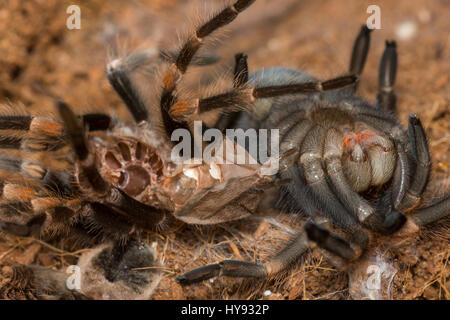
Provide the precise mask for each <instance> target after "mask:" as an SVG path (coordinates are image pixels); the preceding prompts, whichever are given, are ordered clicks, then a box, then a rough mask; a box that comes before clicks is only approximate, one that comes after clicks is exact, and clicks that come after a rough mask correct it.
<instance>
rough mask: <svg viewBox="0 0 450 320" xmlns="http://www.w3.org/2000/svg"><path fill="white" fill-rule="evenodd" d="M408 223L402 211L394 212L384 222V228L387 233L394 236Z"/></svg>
mask: <svg viewBox="0 0 450 320" xmlns="http://www.w3.org/2000/svg"><path fill="white" fill-rule="evenodd" d="M405 222H406V216H405V215H404V214H403V213H402V212H400V211H394V212H392V213H391V214H389V215H388V216H386V218H385V219H384V222H383V228H384V229H385V230H386V231H385V233H387V234H392V233H394V232H396V231H398V230H399V229H400V228H401V227H402V226H403V225H404V224H405Z"/></svg>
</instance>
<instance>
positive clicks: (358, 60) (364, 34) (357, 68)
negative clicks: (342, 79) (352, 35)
mask: <svg viewBox="0 0 450 320" xmlns="http://www.w3.org/2000/svg"><path fill="white" fill-rule="evenodd" d="M370 32H372V30H371V29H369V28H367V26H366V25H363V26H362V27H361V31H360V32H359V34H358V36H357V37H356V39H355V43H354V44H353V50H352V57H351V60H350V68H349V73H350V74H356V75H358V76H359V75H360V74H361V73H362V71H363V69H364V65H365V64H366V59H367V54H368V52H369V47H370Z"/></svg>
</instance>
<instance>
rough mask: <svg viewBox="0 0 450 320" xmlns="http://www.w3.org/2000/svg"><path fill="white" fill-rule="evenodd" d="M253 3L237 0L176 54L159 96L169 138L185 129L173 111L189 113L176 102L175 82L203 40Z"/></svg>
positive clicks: (184, 106)
mask: <svg viewBox="0 0 450 320" xmlns="http://www.w3.org/2000/svg"><path fill="white" fill-rule="evenodd" d="M254 1H255V0H237V1H235V2H234V4H232V5H230V6H228V7H226V8H224V9H223V10H222V11H220V12H219V13H217V14H216V15H215V16H213V17H212V18H211V19H210V20H209V21H207V22H206V23H204V24H203V25H201V26H200V27H199V28H198V29H197V30H196V31H195V33H194V34H193V35H192V36H191V37H189V38H188V40H187V41H186V42H185V43H184V45H183V47H182V48H181V50H180V52H179V53H178V56H177V58H176V60H175V63H174V64H172V65H171V66H170V68H169V70H168V71H167V73H166V74H165V75H164V76H163V91H162V94H161V100H160V107H161V113H162V118H163V124H164V127H165V129H166V132H167V135H168V136H169V137H170V136H171V133H172V132H173V130H175V129H177V128H187V124H186V121H185V120H186V119H181V118H180V117H178V116H177V112H173V111H174V110H175V109H179V111H178V113H183V114H185V113H186V112H190V111H189V110H187V109H186V108H188V107H189V105H188V104H187V103H186V102H184V101H180V102H177V98H176V95H175V93H174V92H175V89H176V86H177V82H178V81H180V79H181V78H182V76H183V75H184V74H185V73H186V71H187V69H188V67H189V65H190V64H191V62H192V59H193V57H194V55H195V54H196V53H197V51H198V50H199V49H200V47H201V46H202V44H203V43H204V38H205V37H207V36H209V35H210V34H211V33H212V32H214V31H215V30H217V29H219V28H220V27H223V26H225V25H227V24H228V23H230V22H231V21H233V20H234V19H236V17H237V16H238V15H239V14H240V13H241V12H242V11H244V10H245V9H246V8H247V7H249V6H250V5H251V4H252V3H253V2H254ZM174 105H175V106H176V107H175V109H174V110H172V106H174Z"/></svg>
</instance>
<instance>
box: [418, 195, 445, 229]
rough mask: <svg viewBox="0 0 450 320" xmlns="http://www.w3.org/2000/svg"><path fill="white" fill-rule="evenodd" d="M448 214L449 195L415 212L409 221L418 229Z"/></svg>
mask: <svg viewBox="0 0 450 320" xmlns="http://www.w3.org/2000/svg"><path fill="white" fill-rule="evenodd" d="M449 214H450V195H448V196H446V197H443V198H441V199H439V200H437V201H435V202H434V203H433V204H432V205H430V206H428V207H424V208H420V209H419V210H415V211H414V212H413V213H412V214H411V215H410V217H411V219H412V220H413V221H414V223H415V224H416V225H418V226H419V227H423V226H425V225H427V224H430V223H433V222H435V221H438V220H439V219H442V218H444V217H447V216H448V215H449Z"/></svg>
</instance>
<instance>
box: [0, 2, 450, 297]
mask: <svg viewBox="0 0 450 320" xmlns="http://www.w3.org/2000/svg"><path fill="white" fill-rule="evenodd" d="M253 2H254V0H237V1H235V2H234V3H233V4H232V5H230V6H227V7H225V8H224V9H223V10H222V11H220V12H218V13H217V14H216V15H214V16H213V17H212V18H211V19H210V20H209V21H206V22H205V23H204V24H202V25H200V26H199V27H198V28H197V29H196V30H195V32H194V33H193V34H192V35H191V36H189V37H188V38H187V40H186V41H185V42H184V44H183V45H182V47H181V49H180V50H179V52H177V53H175V54H174V53H171V52H161V55H160V57H159V59H160V62H161V64H162V65H163V66H165V68H164V69H163V70H164V72H163V74H162V77H161V94H160V98H159V106H158V107H157V109H158V111H159V113H160V115H161V121H160V122H158V119H154V118H152V117H151V116H150V112H149V109H148V108H149V106H147V105H146V104H145V102H144V99H143V98H142V97H141V95H140V93H139V90H138V89H137V87H136V85H135V84H134V83H133V77H132V74H133V72H134V71H135V70H137V69H139V67H140V66H141V65H144V64H145V63H146V61H147V60H148V57H147V56H146V54H145V52H144V53H142V52H140V53H134V54H132V55H130V56H128V57H125V58H118V59H115V60H113V61H112V62H110V63H109V64H108V65H107V67H106V75H107V78H108V80H109V82H110V83H111V85H112V87H113V88H114V90H115V91H116V92H117V94H118V95H119V96H120V98H121V99H122V101H123V102H124V104H125V106H126V107H127V109H128V110H129V112H130V114H131V115H132V117H133V119H134V123H133V124H132V125H126V124H124V123H122V122H121V121H120V120H118V119H115V118H112V117H110V116H108V115H106V114H86V115H81V116H79V115H76V113H75V112H74V111H73V109H72V107H70V106H69V105H68V104H66V103H64V102H58V103H57V108H56V109H57V111H58V114H59V117H60V120H62V121H60V120H57V119H52V118H46V117H40V116H39V117H35V116H30V115H4V116H0V130H1V135H0V137H1V140H0V148H1V149H8V150H10V151H11V150H12V151H20V153H19V156H18V157H14V156H10V155H6V153H1V155H0V169H1V170H2V171H5V172H7V174H8V176H5V177H4V178H3V182H2V184H1V195H2V203H1V204H0V210H1V211H0V230H2V231H4V232H8V233H11V234H16V235H19V236H36V237H42V238H45V239H55V238H64V239H69V240H67V241H79V242H82V243H90V244H93V243H99V242H107V243H108V244H106V245H103V246H100V247H97V248H96V249H93V251H92V252H91V253H88V254H85V255H83V256H82V257H81V258H80V261H79V266H80V268H81V269H82V272H83V274H84V275H86V276H85V277H84V278H86V279H90V281H91V282H90V283H84V284H83V286H82V288H81V291H79V292H78V291H76V292H70V293H67V292H63V293H61V294H55V293H52V294H51V295H52V296H55V295H56V296H59V297H62V298H66V297H69V296H71V295H74V296H75V298H76V297H81V296H82V297H91V298H148V297H150V296H151V293H152V292H153V289H154V288H155V287H156V286H157V284H158V283H159V279H160V277H159V273H158V272H148V271H146V270H135V269H133V268H131V267H136V268H138V269H139V268H140V267H142V266H144V265H145V266H150V267H155V268H156V269H157V267H158V266H159V264H158V262H157V258H156V254H155V253H154V252H153V251H152V250H151V249H150V248H148V247H147V246H141V245H138V244H137V243H138V241H137V240H136V239H139V235H140V233H141V232H142V231H145V230H157V229H158V227H160V226H161V225H162V224H163V223H164V221H165V219H166V216H167V215H168V214H172V215H173V216H174V217H176V218H177V219H179V220H182V221H184V222H186V223H190V224H215V223H221V222H228V221H232V220H237V219H242V218H245V217H248V216H250V215H251V214H252V213H254V212H255V211H256V210H257V208H258V204H259V203H260V202H261V199H262V198H263V197H264V194H265V191H266V190H267V189H271V188H273V189H279V188H280V184H283V185H282V187H281V190H282V192H284V193H286V194H288V195H290V197H291V198H292V199H293V200H294V202H295V206H296V207H298V208H299V209H301V210H302V211H303V212H305V213H306V214H307V215H308V216H309V218H310V219H309V221H308V222H307V223H305V225H304V226H303V228H302V229H301V230H300V231H299V232H298V234H297V235H296V236H295V237H294V238H293V239H292V241H291V242H290V243H289V244H288V245H287V246H286V247H285V249H283V250H282V251H281V252H280V253H278V254H277V255H275V256H274V257H272V258H270V259H269V260H268V261H267V262H264V263H253V262H245V261H236V260H226V261H222V262H220V263H218V264H213V265H208V266H205V267H202V268H198V269H195V270H192V271H190V272H187V273H185V274H183V275H180V276H179V277H178V278H177V280H178V281H179V282H180V283H181V284H183V285H188V284H192V283H195V282H199V281H202V280H206V279H209V278H212V277H215V276H230V277H266V276H270V275H273V274H275V273H277V272H279V271H281V270H283V269H285V268H286V267H288V266H289V265H290V264H291V263H292V262H293V261H295V260H297V259H298V258H299V257H300V256H301V255H302V254H303V253H304V252H305V251H306V250H307V249H308V248H310V247H311V246H312V245H317V246H319V247H320V248H322V249H324V250H327V251H329V252H330V253H332V254H333V255H335V256H337V257H339V258H341V259H343V260H345V261H355V260H356V259H357V258H358V257H360V256H361V255H362V254H363V253H364V251H365V249H366V248H367V247H368V245H369V243H370V240H371V238H370V235H369V234H368V233H367V232H366V231H367V230H369V231H373V232H376V233H381V234H393V233H395V232H404V233H408V232H413V231H417V230H418V229H419V228H420V227H422V226H425V225H427V224H430V223H432V222H434V221H437V220H439V219H441V218H443V217H445V216H447V215H448V214H449V206H450V196H449V195H446V196H444V197H443V198H441V199H439V200H437V201H436V202H435V203H434V204H432V205H431V206H429V207H426V208H420V201H421V198H422V194H423V191H424V190H425V188H426V186H427V183H428V180H429V172H430V166H431V159H430V154H429V150H428V143H427V138H426V135H425V132H424V129H423V126H422V124H421V122H420V120H419V119H418V118H417V117H416V116H415V115H411V116H410V117H409V126H408V131H406V130H404V129H403V128H402V127H401V125H400V124H399V122H398V120H397V119H396V117H395V116H394V113H393V112H395V105H396V99H395V92H394V89H393V86H394V83H395V75H396V69H397V53H396V49H395V42H386V49H385V52H384V54H383V57H382V59H381V63H380V68H379V93H378V95H377V104H376V106H371V105H370V104H369V103H368V102H366V101H364V100H363V99H361V98H359V97H357V96H356V95H355V92H356V86H357V83H358V80H359V76H360V74H361V73H362V70H363V68H364V64H365V61H366V57H367V54H368V50H369V45H370V30H369V29H367V27H362V29H361V32H360V34H359V35H358V37H357V39H356V41H355V44H354V47H353V53H352V58H351V62H350V68H349V73H348V74H345V75H342V76H340V77H337V78H334V79H330V80H324V81H320V80H318V79H316V78H314V77H312V76H311V75H309V74H307V73H306V72H303V71H298V70H292V69H286V68H278V67H275V68H268V69H264V70H258V71H255V72H252V73H249V70H248V65H247V56H246V55H245V54H243V53H238V54H236V56H235V68H234V81H233V83H232V85H230V89H229V90H228V91H227V92H224V93H221V94H218V95H213V96H209V97H199V98H197V99H193V100H185V99H183V98H182V97H181V95H180V93H179V91H178V85H179V83H180V82H181V81H183V77H184V75H185V74H186V72H188V70H189V68H190V66H191V65H206V64H210V63H213V62H215V61H216V59H214V58H213V56H201V55H199V54H198V50H199V49H200V48H201V47H202V45H203V44H204V42H205V38H206V37H208V36H209V35H210V34H211V33H213V32H214V31H215V30H217V29H219V28H220V27H222V26H224V25H226V24H228V23H230V22H231V21H233V20H234V19H235V18H236V17H237V16H238V15H239V14H240V13H241V12H242V11H243V10H245V9H247V8H248V7H249V6H250V5H251V4H252V3H253ZM217 111H219V112H221V113H222V116H220V117H219V118H218V120H217V122H216V124H215V125H214V126H213V127H214V128H217V129H220V130H224V129H228V128H230V129H232V128H244V129H247V128H254V129H279V132H280V152H279V154H272V155H271V157H272V158H278V159H279V160H280V171H279V173H278V174H277V175H268V174H266V173H265V170H263V169H265V168H266V167H267V165H268V164H267V162H266V163H260V162H259V163H257V164H254V165H240V164H228V163H225V164H221V162H220V161H217V162H214V161H213V162H209V163H208V162H205V161H203V162H202V163H200V164H186V163H183V164H180V163H178V162H175V161H173V159H172V158H171V150H172V147H173V145H174V144H173V142H172V141H171V136H172V133H173V132H174V131H175V130H177V129H186V130H190V131H192V123H193V121H194V120H198V119H203V118H206V117H207V116H208V115H209V114H210V113H211V112H217ZM255 123H256V125H255ZM159 127H162V128H163V129H164V130H163V131H162V132H161V131H159V130H157V128H159ZM205 128H206V126H205ZM225 139H227V138H224V141H222V142H223V143H225V142H226V141H225ZM195 147H197V148H198V147H200V148H204V147H205V146H195ZM238 147H239V146H238ZM243 147H244V146H241V148H243ZM49 152H51V153H52V155H53V158H54V160H55V163H53V166H50V165H47V164H45V163H43V161H39V157H35V156H32V157H30V158H27V157H26V156H25V155H26V154H27V153H30V154H33V155H35V154H39V153H45V154H48V153H49ZM245 152H246V151H245ZM246 155H248V154H246ZM216 160H217V159H216ZM218 160H224V159H218ZM56 162H62V163H63V164H64V165H65V167H66V168H67V167H68V169H61V168H60V167H61V166H57V165H56ZM53 167H54V168H53ZM370 190H377V192H378V196H377V199H376V200H373V199H369V198H367V197H366V196H365V193H366V192H368V191H370ZM124 260H131V261H132V262H133V263H132V264H133V266H131V267H130V265H128V266H127V267H126V268H125V267H124ZM15 268H16V269H13V271H14V270H19V269H20V268H21V267H20V266H18V267H15ZM25 268H27V267H25ZM144 269H145V268H144ZM20 270H22V269H20ZM24 270H26V272H27V274H29V275H30V277H29V278H30V279H41V278H42V277H41V276H40V274H41V273H42V272H44V271H42V269H40V268H34V267H28V269H24ZM6 271H8V270H6ZM9 271H11V270H9ZM9 271H8V273H9V274H12V275H13V276H12V278H11V279H15V278H14V274H15V273H14V272H9ZM45 272H47V271H45ZM49 274H50V275H49V277H50V278H52V279H53V278H55V279H59V280H58V281H62V279H63V277H61V276H60V275H59V274H56V273H54V274H53V273H49ZM87 281H88V280H87ZM7 283H8V284H7V286H6V288H11V287H12V286H14V283H15V282H14V281H9V282H7ZM45 287H46V284H43V283H42V281H41V282H39V281H31V280H30V281H29V282H27V283H26V285H24V286H22V288H25V289H24V290H22V291H24V292H25V291H26V292H31V294H30V295H31V296H33V297H37V298H42V297H43V296H45V294H42V292H44V293H45V292H48V290H42V288H45ZM102 290H103V292H102ZM5 292H6V293H5ZM8 292H11V290H6V291H5V290H3V293H2V294H4V295H8ZM114 292H116V293H117V292H120V294H114ZM0 293H1V292H0Z"/></svg>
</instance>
